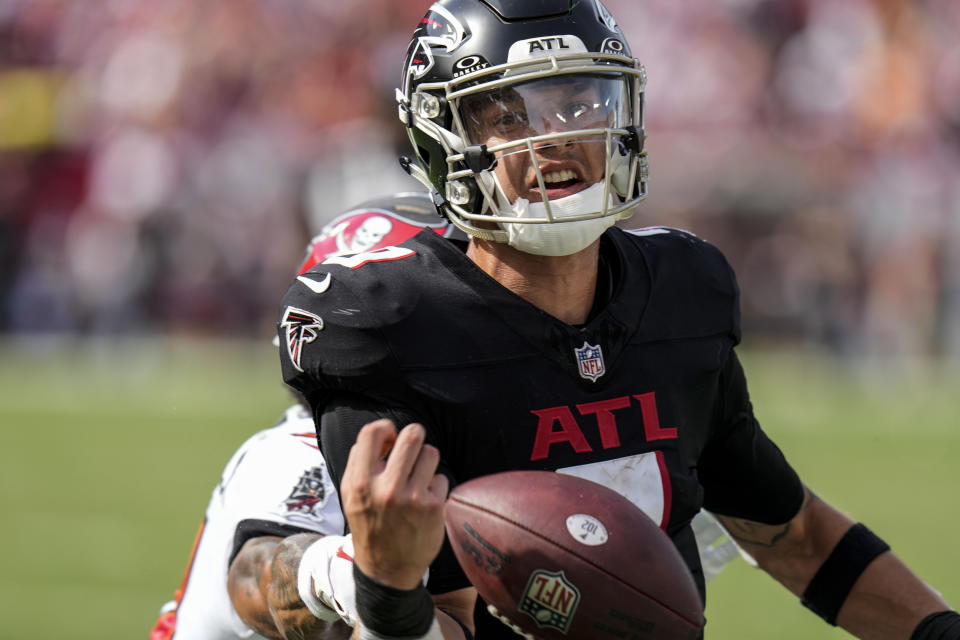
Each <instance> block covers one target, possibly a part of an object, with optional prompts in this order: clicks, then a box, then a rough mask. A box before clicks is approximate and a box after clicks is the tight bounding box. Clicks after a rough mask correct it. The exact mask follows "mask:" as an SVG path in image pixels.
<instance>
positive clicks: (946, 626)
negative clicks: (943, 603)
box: [910, 611, 960, 640]
mask: <svg viewBox="0 0 960 640" xmlns="http://www.w3.org/2000/svg"><path fill="white" fill-rule="evenodd" d="M958 638H960V613H957V612H956V611H941V612H939V613H931V614H930V615H928V616H927V617H926V618H924V619H923V620H921V621H920V624H918V625H917V628H916V629H914V630H913V634H912V635H911V636H910V640H958Z"/></svg>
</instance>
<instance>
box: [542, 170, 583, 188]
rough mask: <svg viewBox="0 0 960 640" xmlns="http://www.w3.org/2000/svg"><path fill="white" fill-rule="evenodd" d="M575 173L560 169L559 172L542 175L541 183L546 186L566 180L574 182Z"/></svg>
mask: <svg viewBox="0 0 960 640" xmlns="http://www.w3.org/2000/svg"><path fill="white" fill-rule="evenodd" d="M576 179H577V173H576V172H575V171H572V170H570V169H561V170H560V171H549V172H547V173H545V174H543V181H544V182H546V183H548V184H555V183H557V182H566V181H567V180H576Z"/></svg>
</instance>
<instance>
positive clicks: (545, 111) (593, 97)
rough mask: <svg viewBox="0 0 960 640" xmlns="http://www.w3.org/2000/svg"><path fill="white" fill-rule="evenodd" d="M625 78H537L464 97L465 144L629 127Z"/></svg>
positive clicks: (489, 143) (488, 144)
mask: <svg viewBox="0 0 960 640" xmlns="http://www.w3.org/2000/svg"><path fill="white" fill-rule="evenodd" d="M629 97H630V93H629V90H628V85H627V82H626V80H625V79H624V77H623V76H620V75H617V76H599V75H588V74H573V75H563V76H559V77H556V76H555V77H550V78H541V79H538V80H531V81H529V82H524V83H520V84H514V85H507V86H504V87H499V88H496V89H491V90H488V91H484V92H482V93H477V94H474V95H470V96H465V97H464V98H463V99H462V102H461V104H460V115H461V117H462V119H463V126H464V129H465V133H466V137H467V142H468V144H486V145H487V147H492V146H495V145H498V144H503V143H507V142H513V141H516V140H523V139H525V138H532V137H536V136H542V135H547V134H554V133H560V132H564V131H576V130H582V129H605V128H620V127H623V126H626V125H628V124H630V108H629V106H630V98H629Z"/></svg>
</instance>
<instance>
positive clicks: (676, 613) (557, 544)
mask: <svg viewBox="0 0 960 640" xmlns="http://www.w3.org/2000/svg"><path fill="white" fill-rule="evenodd" d="M449 499H450V500H452V501H454V502H457V503H459V504H461V505H463V506H465V507H470V508H472V509H476V510H477V511H482V512H484V513H488V514H490V515H492V516H494V517H495V518H499V519H500V520H503V521H504V522H509V523H510V524H512V525H514V526H516V527H518V528H520V529H523V530H524V531H526V532H527V533H530V534H532V535H534V536H535V537H537V538H539V539H541V540H544V541H545V542H549V543H550V544H552V545H554V546H555V547H559V548H560V549H563V550H564V551H566V552H568V553H570V554H571V555H573V556H574V557H576V558H579V559H580V560H581V561H583V562H584V563H586V564H588V565H590V566H592V567H593V568H595V569H596V570H597V571H599V572H601V573H603V574H604V575H607V576H609V577H611V578H613V579H614V580H615V581H617V582H619V583H620V584H622V585H624V586H625V587H626V588H628V589H630V590H631V591H633V592H635V593H639V594H640V595H642V596H643V597H644V598H647V599H648V600H650V601H652V602H655V603H657V604H658V605H660V606H661V607H662V608H663V609H664V610H665V611H667V612H669V613H671V614H673V615H674V616H675V617H677V618H679V619H680V620H683V621H684V622H686V623H687V624H689V625H691V626H692V627H694V628H696V629H700V628H701V625H700V624H698V623H697V622H695V621H693V620H690V619H689V618H687V617H686V616H685V615H683V614H682V613H680V612H679V611H677V610H676V609H674V608H673V607H671V606H670V605H668V604H667V603H665V602H663V601H662V600H660V599H658V598H655V597H653V596H652V595H650V594H649V593H647V592H646V591H641V590H640V589H637V588H636V587H634V586H633V585H631V584H629V583H627V582H625V581H624V580H623V579H622V578H620V577H619V576H616V575H614V574H612V573H610V572H609V571H607V570H606V569H604V568H603V567H601V566H600V565H598V564H597V563H595V562H592V561H591V560H589V559H587V558H584V557H583V556H581V555H579V554H577V553H575V552H574V550H573V547H568V546H567V545H565V544H563V543H561V542H558V541H556V540H553V539H551V538H547V537H544V536H543V535H542V534H541V533H540V532H538V531H535V530H534V529H531V528H530V527H528V526H526V525H524V524H523V523H521V522H517V521H515V520H511V519H510V518H507V517H505V516H503V515H502V514H500V513H497V512H496V511H492V510H490V509H487V508H485V507H481V506H479V505H476V504H473V503H472V502H466V501H465V500H463V499H462V498H459V497H456V496H450V498H449Z"/></svg>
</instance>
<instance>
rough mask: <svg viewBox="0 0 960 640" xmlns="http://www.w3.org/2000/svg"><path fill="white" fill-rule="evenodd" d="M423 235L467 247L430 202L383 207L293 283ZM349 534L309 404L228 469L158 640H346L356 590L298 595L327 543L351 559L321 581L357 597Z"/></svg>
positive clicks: (330, 235)
mask: <svg viewBox="0 0 960 640" xmlns="http://www.w3.org/2000/svg"><path fill="white" fill-rule="evenodd" d="M423 229H431V230H432V231H433V232H435V233H436V234H437V236H438V237H443V238H447V239H448V240H451V241H454V242H455V241H457V240H459V239H462V238H464V237H465V236H464V235H463V234H462V233H461V232H460V231H459V230H458V229H456V227H453V226H452V225H449V224H447V223H446V222H445V221H444V220H442V219H441V218H439V217H437V215H436V213H435V209H434V208H433V205H432V202H431V200H430V198H429V196H427V195H426V194H412V193H411V194H398V195H396V196H391V197H387V198H378V199H376V200H373V201H370V202H367V203H365V204H363V205H360V206H359V207H357V208H355V209H352V210H351V211H348V212H346V213H344V214H343V215H340V216H338V217H336V218H335V219H333V220H332V221H331V222H330V223H329V224H328V225H327V226H326V227H325V228H324V230H323V231H322V232H321V233H320V234H319V235H318V236H316V237H315V238H313V240H312V241H311V242H310V245H309V247H308V248H307V253H306V256H305V258H304V259H303V262H302V264H301V266H300V268H299V269H298V270H297V274H298V276H299V275H301V274H303V273H304V272H305V271H307V270H308V269H310V268H311V267H313V266H315V265H317V264H318V263H321V262H322V261H324V260H326V259H328V258H331V257H334V256H342V255H344V254H347V253H350V252H352V251H356V250H358V249H359V250H361V251H370V250H376V249H379V248H382V247H386V246H389V245H391V244H395V243H398V242H401V241H403V240H406V239H407V238H409V237H411V236H412V235H414V234H415V233H417V232H418V231H421V230H423ZM303 282H307V283H309V284H307V285H303V286H312V287H314V288H315V289H318V290H319V288H320V287H321V286H322V283H319V282H317V281H314V280H310V279H309V278H307V277H304V279H303ZM343 533H344V523H343V515H342V514H341V511H340V503H339V500H338V499H337V493H336V490H335V488H334V485H333V482H332V480H331V479H330V475H329V473H328V472H327V469H326V465H325V463H324V461H323V457H322V456H321V455H320V454H319V453H318V451H317V436H316V431H315V428H314V423H313V418H312V416H311V414H310V413H309V412H307V411H306V410H305V408H304V406H303V404H300V403H298V404H295V405H293V406H291V407H290V408H289V409H287V410H286V412H285V413H284V415H283V417H282V419H281V420H280V422H279V423H278V424H277V425H275V426H274V427H272V428H269V429H266V430H263V431H261V432H259V433H257V434H256V435H254V436H252V437H251V438H250V439H248V440H247V441H246V442H244V444H243V445H242V446H241V447H240V448H239V449H238V450H237V451H236V453H235V454H234V455H233V457H232V458H231V459H230V461H229V463H228V464H227V466H226V467H225V469H224V470H223V474H222V476H221V480H220V483H219V484H218V485H217V487H216V488H215V489H214V491H213V495H212V496H211V498H210V502H209V504H208V506H207V510H206V514H205V518H204V521H203V525H202V527H201V529H200V532H199V533H198V536H197V540H196V543H195V545H194V550H193V554H192V557H191V560H190V563H189V566H188V567H187V571H186V575H185V576H184V580H183V584H182V585H181V587H180V589H179V590H178V591H177V592H176V597H175V599H174V600H173V601H171V602H169V603H167V604H166V605H164V607H163V609H162V610H161V615H160V618H159V619H158V620H157V623H156V625H155V626H154V628H153V631H152V632H151V635H150V640H169V639H170V638H176V639H177V640H191V639H193V640H239V639H240V638H261V637H266V638H281V637H296V638H328V639H334V638H346V637H349V634H350V628H349V627H348V625H347V624H345V623H344V622H342V621H341V617H342V618H345V619H347V620H350V619H351V611H352V610H353V605H352V595H351V594H350V593H349V590H348V591H347V592H346V593H345V592H343V591H337V592H336V596H337V598H338V599H337V600H333V598H332V596H331V598H330V599H328V600H327V602H326V603H324V602H322V601H317V600H316V599H313V598H311V597H310V591H309V590H305V591H304V592H303V594H301V592H300V590H298V583H299V570H300V566H301V560H302V556H303V552H304V550H305V549H307V548H309V547H310V546H311V545H313V543H315V542H317V541H319V540H321V539H323V540H325V541H326V543H327V544H331V545H332V548H333V553H334V554H336V553H337V551H338V550H341V548H342V549H344V550H345V552H346V554H347V555H346V557H341V558H339V560H338V564H335V565H332V566H330V564H329V563H327V566H325V571H324V572H322V575H323V579H324V580H326V581H327V582H329V581H331V580H336V578H335V577H334V578H331V575H334V576H335V575H336V571H340V572H341V573H344V574H345V575H346V577H347V579H348V580H349V584H348V585H347V586H348V587H351V588H352V586H353V582H352V580H353V578H352V567H351V565H350V561H349V559H348V558H349V550H350V547H349V538H344V537H342V534H343ZM331 572H333V573H331ZM317 575H318V578H319V577H320V573H319V572H318V574H317ZM310 578H312V576H311V575H308V576H307V577H306V578H305V579H310ZM340 582H344V581H343V580H342V579H341V580H340ZM326 591H327V592H332V587H329V586H328V587H327V588H326ZM304 600H306V602H305V601H304Z"/></svg>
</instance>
